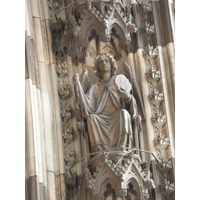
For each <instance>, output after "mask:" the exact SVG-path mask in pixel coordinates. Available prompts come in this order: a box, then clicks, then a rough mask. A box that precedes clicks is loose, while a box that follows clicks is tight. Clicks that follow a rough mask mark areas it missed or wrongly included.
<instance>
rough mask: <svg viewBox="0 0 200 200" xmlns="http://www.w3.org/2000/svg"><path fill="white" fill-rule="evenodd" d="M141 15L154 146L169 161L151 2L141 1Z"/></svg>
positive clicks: (161, 158)
mask: <svg viewBox="0 0 200 200" xmlns="http://www.w3.org/2000/svg"><path fill="white" fill-rule="evenodd" d="M141 7H142V9H140V10H139V11H140V15H141V19H142V24H143V26H142V28H143V29H144V34H143V41H144V44H145V46H146V48H145V50H144V51H143V56H144V58H145V60H146V64H147V70H148V72H147V73H146V74H145V75H146V80H147V81H148V83H149V87H150V93H151V94H150V95H149V97H148V100H149V102H150V104H151V105H152V110H153V116H152V118H151V122H152V125H153V127H154V131H155V133H156V135H155V139H154V146H155V149H156V152H157V155H158V158H159V159H160V160H161V161H162V160H166V159H167V156H168V155H167V148H168V146H169V138H168V137H166V136H165V124H166V121H167V120H166V115H165V114H164V115H163V114H162V102H163V100H164V94H163V92H161V91H160V87H159V81H160V79H161V73H160V70H156V64H155V59H156V57H157V56H158V49H157V48H154V47H153V45H152V36H153V34H155V27H154V24H152V25H151V24H150V12H151V11H152V4H151V0H142V1H141Z"/></svg>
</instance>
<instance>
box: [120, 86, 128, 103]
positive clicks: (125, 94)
mask: <svg viewBox="0 0 200 200" xmlns="http://www.w3.org/2000/svg"><path fill="white" fill-rule="evenodd" d="M117 93H118V95H119V96H120V97H121V98H122V99H123V100H125V101H128V100H129V99H130V97H131V95H130V94H129V93H128V92H127V91H126V90H125V89H123V88H121V87H119V88H118V90H117Z"/></svg>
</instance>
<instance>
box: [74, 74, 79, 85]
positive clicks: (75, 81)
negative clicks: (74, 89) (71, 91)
mask: <svg viewBox="0 0 200 200" xmlns="http://www.w3.org/2000/svg"><path fill="white" fill-rule="evenodd" d="M73 81H74V83H77V82H78V81H79V76H78V73H75V74H74V76H73Z"/></svg>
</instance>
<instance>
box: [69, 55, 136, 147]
mask: <svg viewBox="0 0 200 200" xmlns="http://www.w3.org/2000/svg"><path fill="white" fill-rule="evenodd" d="M126 64H127V63H126ZM126 67H127V66H125V68H126ZM94 69H95V74H96V76H97V77H98V82H97V83H96V84H94V85H91V84H88V82H90V81H89V77H88V74H87V70H84V71H83V73H84V74H83V75H82V80H81V83H82V85H81V83H80V81H79V76H78V74H75V75H74V78H73V80H74V87H75V88H74V89H75V96H76V104H77V105H76V108H78V109H79V112H80V114H81V115H82V117H84V118H85V120H86V121H87V129H88V133H89V138H90V144H91V151H99V150H108V149H110V148H115V147H131V146H133V129H132V119H133V121H135V123H138V121H140V120H139V119H140V116H139V115H138V112H137V105H136V99H135V98H134V96H133V95H132V94H131V93H130V91H127V90H126V89H125V87H122V86H121V87H119V85H117V83H116V81H115V77H114V75H115V73H116V70H117V65H116V61H115V60H114V59H113V57H112V56H111V55H107V54H105V53H102V54H100V55H99V56H97V58H96V59H95V67H94ZM128 73H129V72H128ZM122 76H123V75H122ZM130 77H132V76H130V75H129V78H130ZM124 78H125V79H126V77H125V76H124ZM131 82H132V81H131ZM84 83H86V85H88V86H89V87H86V86H85V85H84ZM134 130H135V129H134Z"/></svg>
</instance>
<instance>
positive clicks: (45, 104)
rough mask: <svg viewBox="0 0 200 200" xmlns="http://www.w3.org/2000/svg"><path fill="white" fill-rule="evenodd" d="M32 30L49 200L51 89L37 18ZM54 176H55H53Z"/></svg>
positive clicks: (52, 195) (52, 186)
mask: <svg viewBox="0 0 200 200" xmlns="http://www.w3.org/2000/svg"><path fill="white" fill-rule="evenodd" d="M33 21H34V30H35V39H36V52H37V61H38V71H39V82H40V86H41V100H42V102H41V105H42V106H41V107H42V112H43V122H44V135H45V155H46V164H47V171H48V172H47V181H48V194H49V199H56V192H55V178H53V176H52V175H50V174H49V173H53V174H54V171H55V166H54V151H53V150H54V147H53V125H54V121H53V113H52V106H51V95H50V94H51V93H50V91H51V87H50V80H49V79H50V77H49V72H48V67H47V66H46V64H45V56H44V55H45V53H44V46H43V44H44V41H43V37H42V29H41V22H40V19H39V18H34V20H33ZM54 176H55V175H54Z"/></svg>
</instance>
